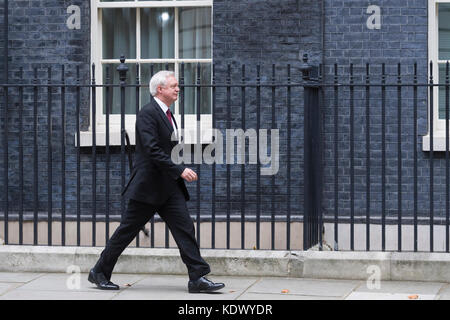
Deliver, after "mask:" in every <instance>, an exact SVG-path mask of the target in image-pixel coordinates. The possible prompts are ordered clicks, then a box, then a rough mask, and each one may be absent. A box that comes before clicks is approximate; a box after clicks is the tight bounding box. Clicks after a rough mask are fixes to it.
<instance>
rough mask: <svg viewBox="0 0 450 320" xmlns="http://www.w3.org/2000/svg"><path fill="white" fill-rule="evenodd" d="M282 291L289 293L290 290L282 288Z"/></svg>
mask: <svg viewBox="0 0 450 320" xmlns="http://www.w3.org/2000/svg"><path fill="white" fill-rule="evenodd" d="M281 293H289V290H288V289H283V290H281Z"/></svg>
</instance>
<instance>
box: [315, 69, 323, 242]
mask: <svg viewBox="0 0 450 320" xmlns="http://www.w3.org/2000/svg"><path fill="white" fill-rule="evenodd" d="M322 68H323V65H322V64H319V77H318V83H319V84H322V77H323V69H322ZM322 90H323V87H319V89H318V103H319V107H320V106H321V105H323V100H322V93H323V91H322ZM318 112H321V111H318ZM320 125H322V124H320ZM320 133H321V128H320V129H319V134H320ZM318 141H320V143H322V140H318ZM320 183H321V182H319V184H320ZM321 196H322V195H318V197H321ZM318 210H319V215H318V217H317V218H318V221H317V222H318V228H316V230H317V229H318V230H317V231H318V240H319V251H322V250H323V232H324V225H323V211H322V209H321V203H320V202H319V208H318Z"/></svg>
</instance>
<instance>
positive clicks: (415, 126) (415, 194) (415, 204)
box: [413, 62, 418, 252]
mask: <svg viewBox="0 0 450 320" xmlns="http://www.w3.org/2000/svg"><path fill="white" fill-rule="evenodd" d="M417 89H418V84H417V62H415V63H414V87H413V100H414V116H413V118H414V122H413V127H414V131H413V148H414V169H413V170H414V173H413V175H414V252H417V206H418V203H417V202H418V190H417Z"/></svg>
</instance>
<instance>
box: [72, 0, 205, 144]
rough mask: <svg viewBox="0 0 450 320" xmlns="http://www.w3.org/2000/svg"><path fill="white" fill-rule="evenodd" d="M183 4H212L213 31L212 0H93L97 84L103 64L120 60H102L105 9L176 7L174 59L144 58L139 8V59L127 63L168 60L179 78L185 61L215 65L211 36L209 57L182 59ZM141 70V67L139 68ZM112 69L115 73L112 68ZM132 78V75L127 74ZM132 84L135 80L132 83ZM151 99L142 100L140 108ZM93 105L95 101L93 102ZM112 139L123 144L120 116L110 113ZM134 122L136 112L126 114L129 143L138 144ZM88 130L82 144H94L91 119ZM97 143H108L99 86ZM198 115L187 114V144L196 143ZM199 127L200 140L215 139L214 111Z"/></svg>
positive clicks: (178, 117) (177, 116)
mask: <svg viewBox="0 0 450 320" xmlns="http://www.w3.org/2000/svg"><path fill="white" fill-rule="evenodd" d="M180 7H183V8H185V7H209V8H211V31H212V26H213V24H212V19H213V15H212V9H213V0H192V1H184V0H167V1H140V0H133V1H119V2H100V0H91V64H92V63H95V66H96V68H95V79H97V83H100V82H102V81H103V67H102V65H103V64H111V63H120V60H119V59H103V58H102V57H103V52H102V49H103V48H102V14H101V11H102V9H104V8H135V9H137V8H174V14H175V39H174V41H175V45H174V50H175V57H174V58H173V59H141V50H140V44H141V38H140V32H141V30H140V27H139V26H140V10H137V13H136V58H135V59H127V57H125V58H126V61H125V63H130V64H136V63H169V64H174V68H175V75H176V77H177V79H179V75H180V67H179V64H180V63H182V62H184V63H210V64H211V66H212V37H211V58H210V59H181V58H179V57H178V55H179V50H178V49H179V47H178V45H179V43H178V42H179V41H178V36H179V35H178V30H179V29H178V28H179V26H178V8H180ZM140 70H142V68H140ZM111 72H116V71H115V70H111ZM128 77H129V75H128ZM131 83H133V79H132V82H131ZM141 90H148V88H141ZM178 102H179V100H178V101H177V102H176V103H175V112H174V116H175V120H176V121H177V123H178V125H179V126H181V115H180V112H179V103H178ZM146 103H148V102H142V105H141V107H142V106H143V105H144V104H146ZM90 104H92V101H91V102H90ZM90 119H92V105H91V107H90ZM109 121H110V126H109V128H110V139H109V140H110V141H109V144H110V145H111V146H114V145H120V144H121V137H120V115H116V114H110V118H109ZM135 122H136V115H134V114H127V115H125V129H126V130H127V132H128V133H129V136H130V142H131V144H132V145H134V144H135V132H134V131H135ZM90 123H91V124H90V126H89V129H88V131H82V132H80V146H81V147H83V146H92V121H91V122H90ZM95 124H96V145H98V146H105V145H106V115H104V114H103V90H102V89H100V88H99V89H97V92H96V119H95ZM197 127H198V124H197V115H196V114H185V132H192V133H194V134H193V135H187V136H186V137H185V139H184V143H197V138H196V131H197ZM200 127H201V135H200V137H201V141H200V142H201V143H210V142H211V141H212V137H211V129H212V114H201V115H200Z"/></svg>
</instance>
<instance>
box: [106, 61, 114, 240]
mask: <svg viewBox="0 0 450 320" xmlns="http://www.w3.org/2000/svg"><path fill="white" fill-rule="evenodd" d="M109 72H110V71H109V66H106V89H105V91H106V92H105V94H106V99H105V100H106V101H105V104H106V129H105V130H106V137H105V140H106V141H105V142H106V146H105V152H106V164H105V165H106V168H105V184H106V194H105V243H107V242H108V239H109V195H110V185H109V183H110V182H109V181H110V163H111V155H110V150H109V143H110V142H109V134H110V130H109V120H110V108H111V99H110V94H111V91H112V90H114V89H112V87H110V73H109Z"/></svg>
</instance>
